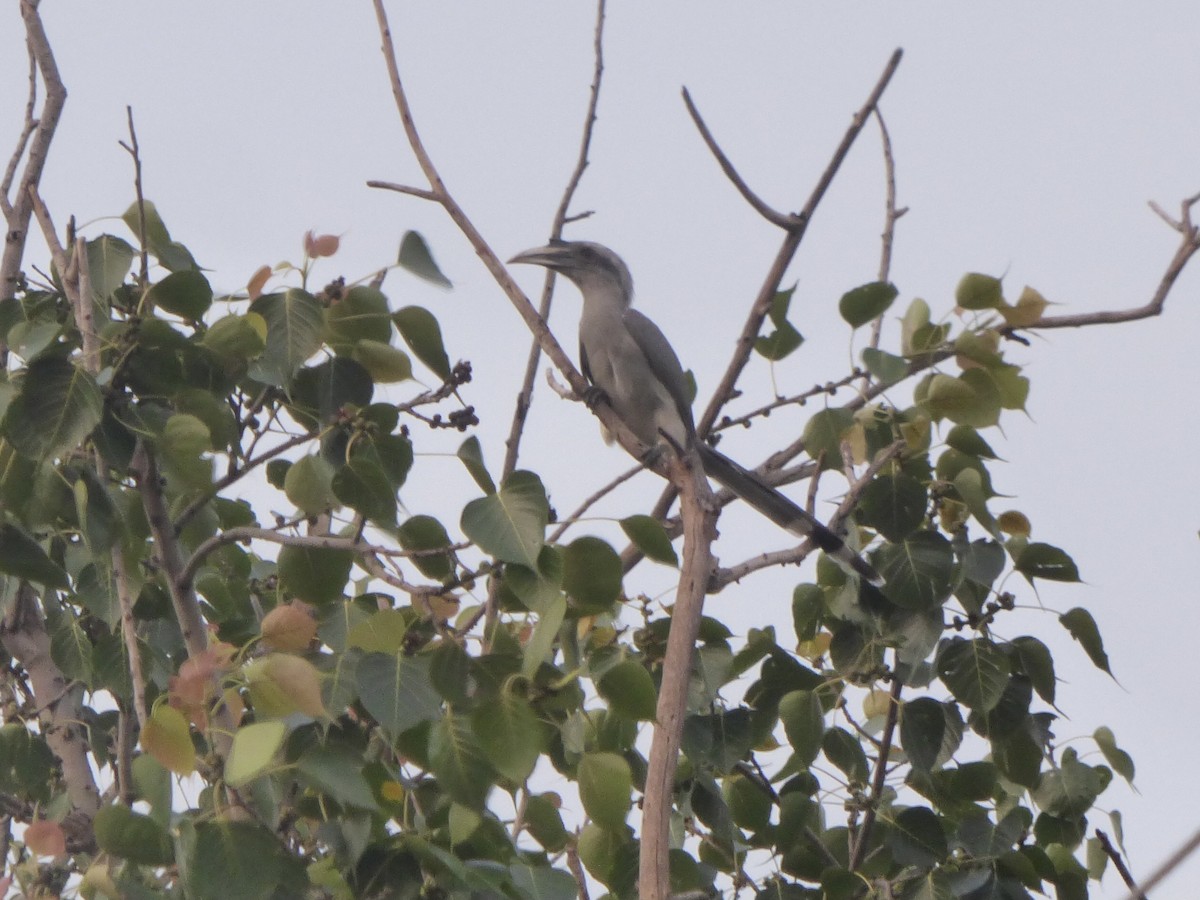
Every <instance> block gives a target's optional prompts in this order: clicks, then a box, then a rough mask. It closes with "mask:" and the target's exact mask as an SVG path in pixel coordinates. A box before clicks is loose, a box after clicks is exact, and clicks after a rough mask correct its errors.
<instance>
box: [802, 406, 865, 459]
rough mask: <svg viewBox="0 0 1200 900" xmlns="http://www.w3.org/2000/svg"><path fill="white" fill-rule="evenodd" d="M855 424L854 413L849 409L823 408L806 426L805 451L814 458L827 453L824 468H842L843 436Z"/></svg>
mask: <svg viewBox="0 0 1200 900" xmlns="http://www.w3.org/2000/svg"><path fill="white" fill-rule="evenodd" d="M853 425H854V414H853V413H852V412H850V410H848V409H823V410H821V411H820V412H819V413H817V414H816V415H814V416H813V417H812V418H811V419H809V420H808V424H806V425H805V426H804V452H805V453H807V454H808V455H809V456H811V457H812V458H813V459H817V458H818V457H820V455H821V454H822V453H824V454H825V456H824V459H823V460H822V463H821V465H822V467H823V468H831V467H832V468H835V469H840V468H841V465H842V437H843V436H844V435H845V434H846V432H847V431H849V430H850V428H851V427H852V426H853Z"/></svg>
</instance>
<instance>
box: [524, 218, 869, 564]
mask: <svg viewBox="0 0 1200 900" xmlns="http://www.w3.org/2000/svg"><path fill="white" fill-rule="evenodd" d="M509 262H510V263H531V264H533V265H538V266H544V267H546V268H547V269H551V270H553V271H555V272H557V273H558V274H560V275H562V276H564V277H566V278H569V279H570V280H571V281H572V282H574V284H575V286H576V287H578V288H579V292H580V293H581V294H582V295H583V314H582V316H581V317H580V320H579V354H580V364H581V367H582V369H583V374H584V375H585V376H586V377H587V379H588V381H590V382H591V383H592V384H593V385H594V386H595V388H596V389H597V390H598V391H599V393H600V394H602V395H603V397H604V399H606V400H607V401H608V403H609V405H611V406H612V408H613V411H614V412H616V414H617V415H618V416H619V417H620V419H621V421H622V422H624V423H625V425H626V426H627V427H628V428H629V430H630V431H632V432H633V433H634V434H635V435H636V436H637V438H638V440H640V441H641V442H642V443H643V444H645V445H646V446H647V447H652V448H653V447H658V446H659V445H660V444H661V443H662V438H663V437H664V436H665V437H666V439H667V440H668V441H669V442H673V443H674V444H675V445H676V446H677V447H694V448H695V449H696V452H697V453H698V455H699V458H700V460H701V462H702V463H703V465H704V472H705V474H707V475H709V476H710V477H712V478H714V479H716V480H717V481H718V482H720V483H721V484H722V485H724V486H725V487H727V488H728V489H729V490H731V491H733V493H735V494H736V495H737V496H738V497H740V498H741V499H743V500H745V501H746V502H747V503H749V504H750V505H751V506H753V507H754V508H755V509H757V510H758V511H759V512H760V513H762V514H763V515H764V516H766V517H767V518H768V519H770V520H771V521H772V522H775V523H776V524H778V525H780V526H782V527H783V528H786V529H787V530H788V531H790V532H792V533H793V534H796V535H799V536H800V537H805V538H808V539H809V540H811V541H812V542H813V543H814V544H815V545H816V546H817V547H820V548H821V549H822V550H824V551H825V552H826V553H828V554H829V555H830V556H832V557H833V558H835V559H837V560H840V561H841V562H842V563H844V564H845V565H846V566H848V567H850V568H851V569H853V570H854V571H855V572H857V573H858V574H859V575H861V576H862V577H863V578H865V579H867V580H868V581H869V582H871V583H872V584H875V585H879V584H882V579H881V578H880V577H879V574H878V573H877V572H876V571H875V570H874V569H873V568H871V566H870V565H868V564H867V563H866V562H865V561H864V560H863V559H862V558H861V557H860V556H858V554H856V553H855V552H854V551H853V550H851V549H850V548H849V547H848V546H847V545H846V543H845V542H844V541H843V540H842V539H841V538H840V537H838V536H837V535H836V534H834V533H833V532H832V531H830V530H829V529H828V528H826V527H825V526H824V525H822V524H821V523H820V522H818V521H817V520H816V519H815V518H814V517H813V516H812V515H810V514H809V513H808V511H807V510H805V509H803V508H802V507H800V506H797V505H796V504H795V503H793V502H792V501H791V500H789V499H788V498H787V497H785V496H784V495H783V494H781V493H780V492H779V491H777V490H775V489H774V488H772V487H769V486H768V485H766V484H764V483H763V482H762V481H761V480H760V479H759V478H757V477H756V476H755V475H754V474H753V473H751V472H749V471H747V470H746V469H744V468H742V467H741V466H740V465H738V464H737V463H735V462H734V461H733V460H731V459H730V458H729V457H728V456H725V454H723V453H720V452H718V451H717V450H715V449H713V448H712V447H710V446H709V445H708V444H706V443H704V442H703V441H699V440H697V439H696V426H695V424H694V422H693V420H692V409H691V404H690V403H689V401H688V397H687V382H686V379H685V377H684V374H683V367H682V366H681V365H680V364H679V357H678V356H676V355H675V351H674V350H673V349H672V348H671V345H670V343H669V342H668V341H667V339H666V337H665V336H664V335H663V333H662V331H660V330H659V328H658V326H657V325H655V324H654V323H653V322H651V321H650V320H649V319H648V318H646V317H645V316H644V315H642V314H641V313H640V312H638V311H637V310H636V309H633V278H632V277H631V276H630V274H629V268H628V267H627V266H626V265H625V263H624V262H623V261H622V259H621V257H619V256H617V254H616V253H614V252H613V251H612V250H609V249H608V248H607V247H604V246H601V245H600V244H595V243H592V242H590V241H555V242H553V243H550V244H548V245H546V246H545V247H536V248H534V249H532V250H526V251H524V252H523V253H518V254H517V255H516V256H514V257H513V258H512V259H510V260H509Z"/></svg>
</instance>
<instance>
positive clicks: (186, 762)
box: [141, 703, 196, 775]
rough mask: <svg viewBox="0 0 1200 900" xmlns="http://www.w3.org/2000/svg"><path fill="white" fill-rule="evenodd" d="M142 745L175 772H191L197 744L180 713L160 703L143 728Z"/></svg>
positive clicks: (165, 766) (181, 773)
mask: <svg viewBox="0 0 1200 900" xmlns="http://www.w3.org/2000/svg"><path fill="white" fill-rule="evenodd" d="M141 743H142V749H143V750H145V751H146V752H147V753H149V754H150V755H151V756H152V757H154V759H155V760H157V761H158V763H159V764H160V765H161V766H162V767H163V768H164V769H167V770H169V771H171V772H174V773H175V774H176V775H190V774H191V773H192V772H193V771H194V770H195V768H196V748H195V747H194V746H193V745H192V736H191V733H190V731H189V729H188V723H187V719H185V718H184V717H183V713H181V712H180V711H179V710H177V709H175V708H174V707H173V706H169V705H167V704H166V703H160V704H159V705H158V706H156V707H155V708H154V711H153V712H152V713H150V718H149V720H147V722H146V727H145V728H143V729H142V738H141Z"/></svg>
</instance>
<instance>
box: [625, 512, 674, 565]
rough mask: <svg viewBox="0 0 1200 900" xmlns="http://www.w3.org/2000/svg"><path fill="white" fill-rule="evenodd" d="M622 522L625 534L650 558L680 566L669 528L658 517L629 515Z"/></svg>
mask: <svg viewBox="0 0 1200 900" xmlns="http://www.w3.org/2000/svg"><path fill="white" fill-rule="evenodd" d="M620 524H621V530H622V531H624V532H625V536H626V537H627V538H629V539H630V540H631V541H633V543H634V546H636V547H637V548H638V550H640V551H641V552H642V553H644V554H645V555H646V556H647V557H648V558H650V559H652V560H654V561H655V562H660V563H666V564H667V565H669V566H675V567H676V568H678V566H679V557H678V556H677V555H676V553H675V548H674V547H672V546H671V538H670V537H669V536H668V535H667V529H666V528H664V527H663V524H662V523H661V522H660V521H658V519H656V518H654V517H653V516H645V515H636V516H628V517H626V518H624V519H622V520H621V522H620Z"/></svg>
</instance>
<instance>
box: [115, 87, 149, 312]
mask: <svg viewBox="0 0 1200 900" xmlns="http://www.w3.org/2000/svg"><path fill="white" fill-rule="evenodd" d="M125 118H126V119H127V120H128V121H129V143H128V144H126V143H125V142H124V141H117V143H118V144H120V145H121V146H122V147H124V148H125V150H126V152H127V153H128V154H129V155H130V156H131V157H133V190H134V196H135V197H136V198H137V211H138V247H139V248H140V249H141V253H140V256H141V268H140V269H139V276H138V283H139V284H140V285H141V287H142V290H143V291H144V290H145V289H146V286H147V285H148V284H150V251H149V248H147V246H146V197H145V195H144V194H143V193H142V155H141V150H140V149H139V148H138V139H137V130H136V129H135V128H134V127H133V107H132V106H126V107H125Z"/></svg>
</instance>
